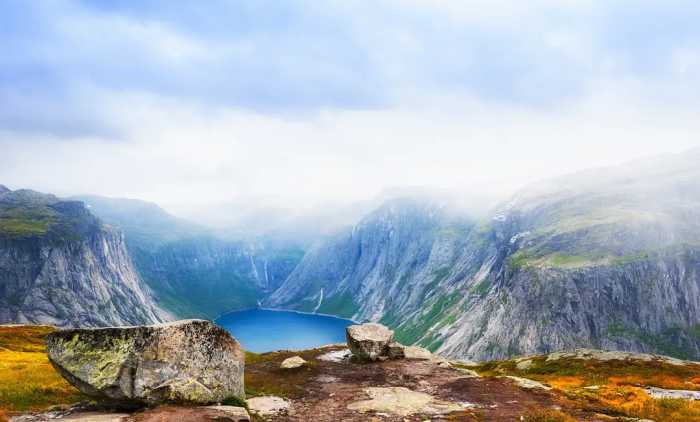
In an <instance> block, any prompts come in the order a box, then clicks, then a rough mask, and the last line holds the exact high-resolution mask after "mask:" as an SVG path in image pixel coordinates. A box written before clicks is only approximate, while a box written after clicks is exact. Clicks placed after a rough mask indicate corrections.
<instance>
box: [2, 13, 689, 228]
mask: <svg viewBox="0 0 700 422" xmlns="http://www.w3.org/2000/svg"><path fill="white" fill-rule="evenodd" d="M0 7H1V8H2V13H0V183H2V184H5V185H7V186H8V187H10V188H11V189H17V188H32V189H35V190H40V191H45V192H52V193H55V194H58V195H63V196H67V195H73V194H86V193H92V194H101V195H107V196H116V197H131V198H140V199H146V200H150V201H154V202H157V203H159V204H161V205H163V206H165V207H166V208H167V209H169V210H171V211H174V212H175V213H178V214H183V215H193V213H194V214H196V213H197V212H198V210H202V209H207V208H210V207H216V206H219V205H220V204H236V203H237V204H243V203H245V204H247V205H250V204H263V205H265V206H278V207H279V206H283V207H289V208H290V209H306V208H310V207H319V206H323V204H327V203H339V202H351V201H358V200H363V199H367V198H371V197H374V196H376V195H378V194H380V193H381V192H384V191H386V190H388V189H395V188H399V187H406V186H409V187H421V188H425V189H436V190H441V191H448V192H451V194H453V195H457V196H459V195H465V197H468V196H469V195H482V196H484V197H501V196H503V197H505V196H507V195H509V194H511V193H513V192H515V191H516V190H517V189H519V188H521V187H522V186H524V185H527V184H529V183H532V182H536V181H538V180H541V179H545V178H549V177H553V176H556V175H560V174H565V173H569V172H573V171H577V170H580V169H585V168H590V167H597V166H606V165H615V164H618V163H622V162H625V161H628V160H632V159H637V158H641V157H647V156H653V155H657V154H664V153H682V152H683V151H685V150H687V149H690V148H694V147H697V146H700V138H699V137H698V134H699V133H700V119H699V118H698V116H700V114H699V112H700V25H698V24H697V22H700V2H697V1H696V0H692V1H690V0H689V1H676V0H669V1H663V2H659V1H644V0H639V1H625V0H620V1H614V2H607V1H587V0H532V1H529V2H523V1H521V0H488V1H487V0H473V1H469V0H455V1H453V0H441V1H428V0H403V1H400V0H372V1H353V0H344V1H334V0H329V1H323V2H319V1H285V0H274V1H272V0H270V1H267V0H250V1H249V0H237V1H221V0H211V1H206V2H198V1H184V0H183V1H168V0H144V1H138V2H135V1H119V0H114V1H107V0H102V1H98V0H89V1H88V0H85V1H69V0H66V1H57V0H56V1H54V0H45V1H35V2H27V1H23V0H0Z"/></svg>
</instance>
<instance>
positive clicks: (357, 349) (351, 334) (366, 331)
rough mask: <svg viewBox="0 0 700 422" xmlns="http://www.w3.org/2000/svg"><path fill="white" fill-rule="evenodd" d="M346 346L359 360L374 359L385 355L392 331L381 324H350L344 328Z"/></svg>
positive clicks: (392, 337)
mask: <svg viewBox="0 0 700 422" xmlns="http://www.w3.org/2000/svg"><path fill="white" fill-rule="evenodd" d="M345 334H346V338H347V341H348V347H349V348H350V351H351V352H352V354H353V355H354V356H355V357H356V358H358V359H359V360H365V361H368V360H369V361H375V360H379V358H381V357H386V356H387V354H388V350H389V343H391V342H392V340H393V339H394V332H393V331H391V330H390V329H388V328H386V327H385V326H383V325H382V324H376V323H367V324H361V325H351V326H349V327H347V328H346V329H345Z"/></svg>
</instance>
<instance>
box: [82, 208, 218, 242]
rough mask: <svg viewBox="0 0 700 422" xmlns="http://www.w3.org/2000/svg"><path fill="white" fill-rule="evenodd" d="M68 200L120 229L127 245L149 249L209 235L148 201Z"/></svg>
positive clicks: (204, 230) (202, 229)
mask: <svg viewBox="0 0 700 422" xmlns="http://www.w3.org/2000/svg"><path fill="white" fill-rule="evenodd" d="M71 199H75V200H78V201H82V202H84V203H85V205H86V206H87V207H88V209H90V211H92V212H93V213H94V214H96V215H98V216H99V217H100V218H101V219H102V220H103V221H105V222H107V223H108V224H110V225H113V226H116V227H119V228H120V229H121V230H123V231H124V232H125V233H126V234H127V236H128V241H129V243H130V244H133V245H134V246H138V247H140V248H144V249H151V250H152V249H157V248H158V247H159V246H161V245H163V244H165V243H168V242H173V241H176V240H181V239H184V238H191V237H194V236H204V235H207V234H210V233H209V231H208V230H207V229H205V228H204V227H201V226H198V225H196V224H194V223H191V222H189V221H187V220H184V219H180V218H177V217H175V216H173V215H170V214H169V213H168V212H167V211H165V210H164V209H162V208H161V207H159V206H158V205H156V204H154V203H151V202H146V201H141V200H138V199H127V198H107V197H104V196H98V195H82V196H74V197H72V198H71Z"/></svg>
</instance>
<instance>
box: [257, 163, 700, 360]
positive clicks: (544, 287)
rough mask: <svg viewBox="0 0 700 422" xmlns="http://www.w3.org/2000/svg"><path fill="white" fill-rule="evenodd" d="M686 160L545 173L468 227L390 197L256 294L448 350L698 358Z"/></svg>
mask: <svg viewBox="0 0 700 422" xmlns="http://www.w3.org/2000/svg"><path fill="white" fill-rule="evenodd" d="M697 162H700V153H698V152H693V153H688V154H685V155H681V156H670V157H664V158H662V159H660V160H655V161H652V162H638V163H632V164H629V165H626V166H622V167H619V168H610V169H596V170H594V171H590V172H583V173H579V174H574V175H571V176H567V177H563V178H559V179H556V180H552V181H547V182H543V183H540V184H537V185H535V186H531V187H529V188H527V189H525V190H523V191H522V192H520V193H518V194H517V195H516V196H515V197H514V198H513V199H512V200H510V201H508V202H507V203H505V204H504V205H502V206H500V207H498V208H497V209H496V210H495V211H493V212H492V213H491V215H490V216H489V217H488V218H486V219H483V220H481V221H479V222H478V223H477V224H470V223H466V224H465V223H462V224H458V225H456V226H455V224H454V220H450V219H445V218H441V217H439V216H440V215H442V214H444V213H445V210H444V209H440V208H439V207H438V208H436V207H435V206H434V205H430V204H426V203H422V206H416V205H415V203H411V202H410V201H409V202H404V203H394V204H391V205H388V206H386V207H384V208H382V209H380V210H379V211H377V212H375V213H373V214H371V215H370V216H368V217H366V218H365V219H364V220H363V221H362V222H361V223H360V224H358V226H357V227H356V228H355V229H354V230H353V231H352V232H347V233H343V234H341V235H339V236H338V237H336V238H335V239H332V240H331V241H328V242H326V243H324V244H321V245H320V246H317V247H316V248H315V249H314V250H312V251H311V252H309V253H308V254H307V256H306V257H305V258H304V260H303V261H302V263H301V264H300V265H299V267H298V268H297V269H296V270H295V271H294V272H293V273H292V275H291V276H290V277H289V279H288V280H287V281H286V282H285V283H284V284H283V285H282V286H281V287H280V288H279V289H278V290H277V291H276V292H275V293H274V294H273V295H272V296H271V297H270V298H269V299H268V301H267V302H266V303H267V304H268V305H270V306H278V307H283V308H292V309H301V310H306V311H314V312H327V313H332V314H337V315H342V316H351V317H353V318H356V319H367V320H374V321H381V322H383V323H385V324H388V325H390V326H392V327H393V328H395V329H396V330H397V337H398V338H399V339H400V340H401V341H403V342H408V343H419V344H421V345H424V346H426V347H429V348H430V349H432V350H437V351H439V352H440V353H443V354H445V355H448V356H453V357H460V358H470V359H490V358H502V357H506V356H512V355H521V354H531V353H543V352H550V351H553V350H561V349H571V348H575V347H596V348H611V349H622V350H633V351H645V352H648V351H651V352H661V353H665V354H670V355H674V356H679V357H685V358H693V359H698V358H700V295H699V293H700V170H698V169H697ZM462 221H468V220H465V219H462ZM456 227H457V228H458V229H456Z"/></svg>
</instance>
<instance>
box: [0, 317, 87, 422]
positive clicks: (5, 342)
mask: <svg viewBox="0 0 700 422" xmlns="http://www.w3.org/2000/svg"><path fill="white" fill-rule="evenodd" d="M53 330H54V328H52V327H42V326H0V410H4V411H15V410H41V409H44V408H46V407H48V406H51V405H54V404H58V403H74V402H77V401H80V400H81V399H84V396H82V395H81V394H80V392H79V391H78V390H77V389H76V388H75V387H73V386H72V385H70V384H68V383H67V382H66V381H65V380H64V379H63V378H62V377H61V376H60V375H59V374H58V373H57V372H56V370H55V369H54V368H53V366H51V363H50V362H49V359H48V357H47V356H46V351H45V346H44V337H45V336H46V334H48V333H50V332H51V331H53ZM0 421H2V418H0Z"/></svg>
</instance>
